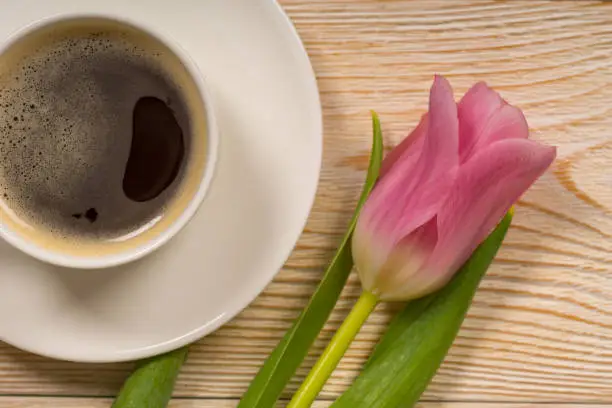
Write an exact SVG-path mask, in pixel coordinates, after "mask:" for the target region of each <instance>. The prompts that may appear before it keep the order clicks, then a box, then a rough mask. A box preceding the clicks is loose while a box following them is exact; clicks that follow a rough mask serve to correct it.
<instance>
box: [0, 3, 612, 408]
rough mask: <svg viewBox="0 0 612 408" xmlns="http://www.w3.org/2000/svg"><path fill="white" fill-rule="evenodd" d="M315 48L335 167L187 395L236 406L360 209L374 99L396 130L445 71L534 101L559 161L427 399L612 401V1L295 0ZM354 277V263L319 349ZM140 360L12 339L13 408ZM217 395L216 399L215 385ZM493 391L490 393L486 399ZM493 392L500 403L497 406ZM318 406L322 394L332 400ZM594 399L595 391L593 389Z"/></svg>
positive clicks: (537, 128) (107, 384)
mask: <svg viewBox="0 0 612 408" xmlns="http://www.w3.org/2000/svg"><path fill="white" fill-rule="evenodd" d="M281 3H282V5H283V7H284V8H285V9H286V11H287V12H288V13H289V15H290V16H291V18H292V19H293V21H294V23H295V25H296V27H297V29H298V31H299V33H300V35H301V36H302V38H303V40H304V42H305V44H306V47H307V50H308V52H309V54H310V57H311V59H312V63H313V65H314V68H315V71H316V73H317V77H318V82H319V86H320V92H321V98H322V103H323V106H324V123H325V148H324V167H323V172H322V177H321V184H320V188H319V192H318V197H317V201H316V203H315V206H314V209H313V211H312V214H311V216H310V220H309V223H308V225H307V227H306V229H305V231H304V233H303V235H302V237H301V239H300V241H299V243H298V245H297V246H296V248H295V251H294V252H293V254H292V255H291V257H290V259H289V260H288V261H287V263H286V265H285V267H284V269H283V270H282V272H281V273H280V274H279V275H278V277H277V278H276V279H275V280H274V282H273V283H271V284H270V285H269V286H268V288H267V289H266V291H265V292H264V293H263V294H262V295H261V296H260V297H259V298H258V299H257V300H256V301H255V302H254V303H253V304H252V305H251V306H250V307H249V308H248V309H246V310H245V311H244V312H243V313H241V314H240V315H239V316H238V317H237V318H235V319H234V320H233V321H231V322H230V323H229V324H228V325H226V326H225V327H223V328H222V329H221V330H219V331H218V332H217V333H215V334H213V335H211V336H209V337H207V338H205V339H203V340H202V341H200V342H199V343H198V344H197V345H196V346H195V347H194V348H193V352H192V354H191V355H190V358H189V361H188V364H187V365H186V366H185V368H184V370H183V372H182V373H181V376H180V379H179V383H178V385H177V387H176V396H179V397H205V398H207V399H208V400H199V401H191V400H180V401H177V402H176V403H174V405H173V407H174V408H183V407H190V408H191V407H194V408H195V407H198V408H199V407H209V406H210V407H212V406H215V407H230V406H234V405H233V404H234V402H233V401H231V400H230V401H225V402H224V401H223V400H222V399H235V398H239V396H240V395H241V394H242V393H243V392H244V390H245V389H246V387H247V385H248V383H249V381H250V380H251V378H252V377H253V375H254V374H255V373H256V371H257V369H258V367H259V366H260V365H261V364H262V362H263V360H264V359H265V357H266V356H267V355H268V353H269V352H270V351H271V350H272V348H273V347H274V346H275V345H276V343H277V342H278V340H279V339H280V338H281V336H282V335H283V333H284V331H285V330H286V329H287V328H288V327H289V325H290V324H291V321H292V319H294V318H295V317H296V316H297V315H298V313H299V311H300V309H301V308H302V307H303V306H304V305H305V304H306V302H307V299H308V297H309V295H310V294H311V293H312V290H313V288H314V287H315V285H316V284H317V282H318V279H319V278H320V276H321V273H322V270H323V268H324V266H325V265H326V263H327V262H328V261H329V259H330V256H331V254H332V253H333V251H334V248H335V247H336V245H337V244H338V242H339V240H340V238H341V234H342V233H343V231H344V228H345V226H346V224H347V222H348V219H349V217H350V213H351V212H352V209H353V207H354V203H355V201H356V197H357V195H358V193H359V190H360V187H361V183H362V181H363V177H364V169H365V167H366V164H367V154H368V149H369V143H370V122H369V120H370V119H369V118H370V117H369V113H368V112H369V110H370V109H375V110H376V111H378V112H379V114H380V117H381V120H382V124H383V131H384V135H385V141H386V143H387V145H388V146H393V145H395V144H397V143H398V142H399V141H400V140H401V139H402V137H403V136H404V135H405V134H406V133H407V132H408V131H409V130H410V129H411V127H413V126H414V125H415V124H416V122H417V120H418V118H419V117H420V115H421V114H422V113H423V112H424V109H425V108H426V104H427V92H428V88H429V86H430V83H431V80H432V75H433V74H434V73H441V74H444V75H445V76H446V77H447V78H448V79H449V80H450V81H451V83H452V84H453V86H454V87H455V92H456V96H457V97H459V96H460V95H461V94H462V93H463V92H464V91H465V90H466V89H467V88H468V87H469V86H470V85H471V84H473V83H474V82H476V81H479V80H485V81H487V82H489V84H490V85H491V86H493V87H494V88H496V89H497V90H499V91H500V92H501V93H502V94H503V96H504V97H505V98H506V99H507V100H508V101H510V102H511V103H513V104H516V105H518V106H519V107H521V108H522V109H523V110H524V112H525V115H526V117H527V119H528V122H529V124H530V126H531V129H532V134H533V137H534V138H536V139H538V140H542V141H545V142H547V143H551V144H555V145H557V146H559V161H558V163H557V165H556V166H555V168H554V169H553V170H552V171H550V172H549V174H547V175H546V176H545V177H544V178H543V179H542V180H540V182H538V183H537V185H536V186H535V187H534V188H533V189H532V190H531V191H530V192H529V193H528V194H527V195H526V196H525V197H523V199H522V200H521V202H520V204H519V205H518V211H517V214H516V218H515V222H514V226H513V227H512V229H511V231H510V234H509V236H508V239H507V241H506V243H505V245H504V247H503V249H502V251H501V253H500V254H499V256H498V258H497V261H496V262H495V265H494V267H492V269H491V270H490V273H489V274H488V276H487V278H486V280H485V281H484V282H483V284H482V287H481V289H480V291H479V292H478V295H477V297H476V299H475V301H474V304H473V307H472V308H471V310H470V313H469V317H468V319H467V320H466V322H465V324H464V326H463V328H462V330H461V333H460V335H459V337H458V338H457V340H456V342H455V344H454V346H453V348H452V350H451V352H450V353H449V355H448V357H447V359H446V361H445V363H444V366H443V367H442V368H441V370H440V371H439V373H438V375H437V376H436V378H435V379H434V381H433V383H432V384H431V386H430V387H429V389H428V390H427V392H426V395H425V396H424V398H425V399H426V400H430V401H469V402H466V403H465V404H459V403H450V402H449V403H445V402H441V403H439V404H434V403H431V404H424V405H422V408H434V407H435V408H440V407H447V408H468V407H477V408H478V407H480V408H492V407H493V406H495V407H501V408H504V407H506V405H504V404H500V403H499V402H500V401H507V402H517V403H519V404H517V405H507V407H508V408H509V407H513V408H517V407H520V408H527V407H529V408H533V407H536V406H539V405H530V403H535V402H539V403H543V402H548V403H552V404H551V406H556V407H557V406H561V405H560V404H561V403H562V402H563V403H576V405H573V406H574V407H586V405H580V403H583V404H584V403H600V404H603V405H601V406H610V405H611V404H612V255H610V254H611V250H612V239H611V238H612V176H611V174H612V173H611V170H610V169H612V138H611V132H612V115H610V110H611V109H612V86H611V82H612V3H603V2H596V1H554V2H553V1H529V2H527V1H514V2H510V1H508V2H503V1H474V0H472V1H447V0H438V1H427V2H425V1H400V0H389V1H372V0H370V1H366V0H353V1H346V0H283V1H282V2H281ZM358 293H359V283H358V281H357V280H356V279H355V277H353V278H352V279H351V283H350V285H349V286H348V287H347V288H346V290H345V293H344V295H343V298H342V300H341V301H340V303H339V304H338V307H337V310H336V311H335V312H334V315H333V316H332V318H331V320H330V322H329V324H328V325H327V326H326V329H325V331H324V333H323V334H322V336H321V338H320V339H319V341H318V342H317V344H316V346H315V347H314V348H313V350H312V355H311V358H310V359H309V361H308V362H307V364H305V366H304V367H303V368H302V369H301V370H300V372H299V375H298V376H296V378H295V379H294V381H293V385H292V387H291V388H290V389H289V390H288V392H287V394H286V396H289V395H290V393H291V390H293V389H295V386H296V385H297V384H298V383H299V381H300V380H301V378H302V376H303V375H304V373H305V372H306V370H307V369H308V367H309V366H310V365H311V364H312V362H313V361H314V357H315V356H316V355H317V354H318V353H320V351H321V350H322V347H323V346H324V344H325V342H326V341H327V340H328V339H329V338H330V336H331V334H332V333H333V331H334V329H335V328H336V327H337V326H338V324H339V322H340V321H341V320H342V319H343V317H344V316H345V315H346V314H347V312H348V310H349V309H350V307H351V306H352V304H353V302H354V301H355V299H356V297H357V295H358ZM398 307H399V305H383V306H381V307H379V308H378V310H377V311H376V313H375V314H374V316H372V318H371V319H370V320H369V322H368V324H367V325H366V327H365V328H364V329H363V331H362V333H360V335H359V336H358V338H357V339H356V341H355V343H354V344H353V346H352V347H351V349H350V351H349V352H348V354H347V355H346V357H345V358H344V360H343V361H342V363H341V365H340V367H339V368H338V370H337V371H336V372H335V374H334V376H333V378H332V379H331V380H330V382H329V383H328V385H327V387H326V388H325V390H324V392H323V394H322V399H323V400H332V399H334V398H335V397H336V396H338V395H339V394H340V393H341V392H342V391H343V390H344V389H345V388H346V387H347V386H348V385H349V384H350V383H351V381H352V379H353V378H354V377H355V376H356V375H357V373H358V371H359V369H360V367H361V365H362V363H363V362H364V360H365V358H366V357H367V355H368V353H369V352H370V350H371V349H372V347H373V346H374V344H375V342H376V341H377V339H378V338H379V336H380V334H381V333H382V332H383V331H384V328H385V325H386V324H387V322H388V321H389V319H390V316H391V315H392V313H393V312H394V311H395V310H397V309H398ZM129 369H130V364H115V365H82V364H71V363H64V362H56V361H51V360H47V359H44V358H40V357H36V356H32V355H29V354H26V353H24V352H21V351H18V350H15V349H13V348H10V347H8V346H6V345H0V395H2V394H4V395H13V396H19V395H21V396H26V395H35V394H40V395H46V396H48V398H34V399H21V398H17V397H14V398H13V397H10V398H4V399H0V406H2V407H10V408H17V407H19V408H20V407H25V406H28V407H39V406H40V407H60V406H61V407H70V406H75V407H76V406H79V407H82V406H91V407H98V406H100V407H102V406H108V404H107V401H106V400H103V399H78V400H74V401H73V400H72V399H70V398H67V399H54V398H51V396H67V397H68V396H72V397H90V396H112V395H114V394H115V393H116V391H117V389H118V387H119V385H120V384H121V381H122V380H123V378H124V376H125V375H126V374H127V372H128V370H129ZM213 398H219V399H220V400H219V401H213V400H210V399H213ZM478 402H482V404H477V403H478ZM487 402H494V403H493V404H492V405H489V404H486V403H487ZM320 406H321V407H323V406H325V404H322V405H320ZM588 406H589V407H592V406H596V405H588Z"/></svg>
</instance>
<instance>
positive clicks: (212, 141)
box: [0, 12, 219, 269]
mask: <svg viewBox="0 0 612 408" xmlns="http://www.w3.org/2000/svg"><path fill="white" fill-rule="evenodd" d="M88 18H95V19H106V20H111V21H114V22H117V23H119V24H122V25H128V26H131V27H133V28H135V29H137V30H139V31H142V32H143V33H145V34H147V35H149V36H151V37H152V38H154V39H155V40H156V41H159V42H160V43H161V44H163V45H164V46H166V47H167V48H168V49H169V50H170V51H171V52H172V54H174V56H175V57H176V58H178V60H179V61H180V62H181V63H182V64H183V65H184V67H185V69H186V70H187V73H188V74H189V76H190V78H191V80H192V81H193V83H194V84H195V86H196V88H197V91H198V95H199V97H200V98H201V99H202V103H203V105H204V114H205V120H206V147H207V148H206V157H205V160H206V162H205V164H204V169H203V172H202V176H201V178H200V181H199V184H198V187H197V190H196V192H195V194H194V195H193V197H192V198H191V200H190V201H189V203H188V204H187V206H186V207H185V208H184V209H183V210H182V211H181V213H180V215H179V216H178V217H177V218H176V219H175V220H174V221H173V222H172V223H171V224H170V225H169V226H168V227H167V228H166V229H165V230H163V231H161V232H160V233H159V234H158V235H156V236H154V237H152V238H150V239H149V240H147V241H146V242H145V243H143V244H141V245H139V246H137V247H134V248H128V249H125V250H120V251H118V252H117V253H113V254H108V255H100V256H95V255H91V256H75V255H70V254H66V253H61V252H59V251H53V250H50V249H46V248H44V247H41V246H39V245H36V244H34V243H32V242H31V241H30V240H28V239H27V238H25V237H23V236H22V235H20V234H18V233H17V232H15V231H13V230H12V229H11V228H9V227H8V226H7V225H6V224H5V223H3V222H2V221H1V220H0V238H1V239H3V240H4V241H5V242H7V243H8V244H10V245H12V246H13V247H14V248H16V249H18V250H20V251H21V252H23V253H25V254H26V255H29V256H31V257H33V258H35V259H38V260H39V261H42V262H46V263H49V264H52V265H55V266H60V267H66V268H75V269H103V268H110V267H115V266H120V265H123V264H127V263H130V262H133V261H136V260H138V259H141V258H143V257H145V256H146V255H148V254H150V253H152V252H154V251H155V250H157V249H159V248H160V247H161V246H163V245H164V244H166V243H167V242H168V241H170V240H171V239H172V238H173V237H174V236H175V235H177V234H178V233H179V232H180V231H181V230H182V229H183V228H184V227H185V226H186V225H187V224H188V223H189V221H190V220H191V219H192V218H193V216H194V215H195V214H196V213H197V211H198V209H199V208H200V206H201V204H202V201H203V200H204V198H205V196H206V194H207V192H208V190H209V188H210V185H211V183H212V180H213V178H214V175H215V169H216V163H217V156H218V148H219V146H218V145H219V129H218V124H217V119H216V115H215V107H214V103H213V100H212V99H213V98H212V93H211V91H210V89H209V87H208V85H207V83H206V81H205V79H204V75H203V73H202V72H201V71H200V69H199V67H198V65H197V63H196V62H195V60H193V58H192V57H191V56H190V55H189V53H188V52H187V51H186V50H185V49H184V48H183V47H182V46H181V45H180V44H179V43H178V42H177V41H175V40H174V39H173V38H172V37H171V36H170V35H169V34H168V33H165V32H163V31H162V30H160V29H159V28H155V27H151V26H150V25H148V24H145V23H143V22H140V21H135V20H134V19H132V18H125V17H122V16H118V15H115V14H113V13H82V12H80V13H62V14H59V15H54V16H50V17H45V18H42V19H38V20H36V21H34V22H32V23H31V24H28V25H26V26H23V27H21V28H20V29H19V30H17V31H15V32H14V33H12V34H11V35H10V36H9V37H7V38H6V39H5V40H4V41H0V58H1V56H2V55H3V54H4V53H5V51H6V50H7V49H9V48H10V47H11V46H12V45H14V44H15V43H16V42H17V41H19V40H20V39H22V38H24V37H25V36H27V35H29V34H30V33H32V32H34V31H36V30H38V29H40V28H43V27H46V26H51V25H54V24H58V23H62V22H65V21H70V20H76V19H88Z"/></svg>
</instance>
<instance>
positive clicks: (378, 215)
mask: <svg viewBox="0 0 612 408" xmlns="http://www.w3.org/2000/svg"><path fill="white" fill-rule="evenodd" d="M426 123H427V125H428V128H427V133H426V136H425V137H424V142H423V148H422V152H421V154H420V156H419V157H418V160H416V161H415V160H413V157H414V156H412V155H410V156H408V155H402V156H400V158H399V159H398V161H397V162H396V163H395V165H393V167H392V168H391V169H390V170H389V172H388V173H387V174H385V176H384V177H383V178H382V179H381V180H380V181H379V183H378V185H377V186H376V188H375V189H374V191H373V192H372V194H371V196H370V198H369V199H368V201H367V202H366V204H365V205H364V207H363V210H362V213H361V216H360V222H359V223H358V224H360V223H363V224H364V225H363V228H365V229H366V230H370V231H384V239H386V240H387V242H386V244H385V245H386V246H387V247H389V248H391V247H393V246H394V245H396V244H397V243H398V242H399V240H401V239H402V238H404V237H405V236H406V235H408V234H409V233H410V232H412V231H413V230H414V229H415V228H418V227H419V226H421V225H423V224H424V223H425V222H426V221H427V220H429V219H431V218H432V217H433V216H434V215H435V213H436V212H437V211H438V208H439V206H440V205H441V204H442V203H443V201H444V198H445V197H446V195H447V194H448V192H449V191H450V187H451V185H452V183H453V181H454V178H455V174H456V171H457V168H458V160H459V156H458V144H459V123H458V118H457V104H456V103H455V101H454V99H453V91H452V88H451V87H450V84H449V83H448V81H446V79H444V78H443V77H441V76H436V78H435V80H434V83H433V85H432V87H431V91H430V101H429V113H428V119H427V121H426ZM404 159H405V160H404ZM357 228H359V225H358V226H357ZM378 238H379V237H377V239H378Z"/></svg>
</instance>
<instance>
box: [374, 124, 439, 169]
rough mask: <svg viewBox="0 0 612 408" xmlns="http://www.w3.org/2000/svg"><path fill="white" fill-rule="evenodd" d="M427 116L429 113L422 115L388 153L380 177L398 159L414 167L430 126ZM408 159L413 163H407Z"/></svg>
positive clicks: (407, 165)
mask: <svg viewBox="0 0 612 408" xmlns="http://www.w3.org/2000/svg"><path fill="white" fill-rule="evenodd" d="M427 116H428V115H427V114H424V115H423V116H421V120H420V121H419V124H418V125H417V127H416V128H414V130H413V131H412V132H410V134H409V135H408V136H406V137H405V138H404V140H402V141H401V142H400V143H399V144H398V145H397V146H395V147H394V148H393V150H391V151H390V152H389V154H387V156H386V157H385V159H384V160H383V162H382V165H381V167H380V177H384V175H385V174H387V173H388V172H389V170H391V168H392V167H393V166H394V165H395V163H396V162H397V161H398V160H401V161H402V162H403V163H405V164H404V165H405V166H406V167H411V168H412V167H414V163H416V161H417V160H418V159H419V157H420V156H421V151H422V150H423V143H424V141H425V135H426V134H427V127H428V120H427ZM408 161H410V162H413V163H412V164H406V162H408Z"/></svg>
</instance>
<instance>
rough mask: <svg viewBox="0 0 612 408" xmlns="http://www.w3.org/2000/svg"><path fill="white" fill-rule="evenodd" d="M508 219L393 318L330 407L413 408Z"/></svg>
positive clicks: (462, 315)
mask: <svg viewBox="0 0 612 408" xmlns="http://www.w3.org/2000/svg"><path fill="white" fill-rule="evenodd" d="M511 219H512V214H511V212H510V213H508V214H507V215H506V216H505V217H504V219H503V220H502V221H501V222H500V224H499V225H498V226H497V228H496V229H495V230H494V231H493V232H492V233H491V234H490V235H489V237H488V238H487V239H486V240H485V241H484V242H483V243H482V244H481V245H480V246H479V247H478V248H477V249H476V251H474V253H473V254H472V256H471V257H470V259H469V260H468V261H467V262H466V263H465V264H464V265H463V267H462V268H461V269H460V270H459V272H458V273H457V275H455V277H454V278H453V279H452V280H451V281H450V282H449V283H448V284H447V285H446V286H444V287H443V288H442V289H440V290H439V291H437V292H435V293H433V294H431V295H429V296H426V297H424V298H422V299H418V300H416V301H413V302H411V303H409V304H408V305H407V306H406V308H405V309H404V310H403V311H402V312H400V313H399V314H398V316H396V318H395V319H394V320H393V322H392V323H391V325H390V326H389V329H388V330H387V332H386V333H385V335H384V336H383V338H382V340H381V341H380V343H379V344H378V346H377V347H376V349H375V350H374V352H373V353H372V356H371V357H370V359H369V361H368V363H367V364H366V366H365V367H364V369H363V371H362V373H361V374H360V375H359V377H358V378H357V379H356V380H355V382H354V383H353V385H352V386H351V387H350V388H349V389H348V390H347V391H346V392H345V393H344V394H343V395H342V396H340V398H339V399H338V400H336V401H335V402H334V403H333V404H332V406H331V407H332V408H397V407H405V408H409V407H413V406H414V405H416V403H417V402H418V400H419V398H420V396H421V394H422V393H423V391H425V388H426V387H427V385H428V384H429V382H430V381H431V379H432V378H433V376H434V375H435V373H436V371H437V370H438V368H439V366H440V365H441V364H442V361H443V360H444V357H445V356H446V354H447V352H448V350H449V348H450V347H451V345H452V343H453V341H454V339H455V337H456V336H457V333H458V332H459V328H460V327H461V324H462V323H463V320H464V318H465V315H466V313H467V310H468V309H469V307H470V304H471V302H472V299H473V297H474V294H475V292H476V289H477V288H478V285H479V283H480V281H481V279H482V277H483V276H484V274H485V273H486V271H487V269H488V268H489V265H490V264H491V262H492V261H493V258H494V257H495V255H496V254H497V251H498V249H499V247H500V246H501V244H502V241H503V240H504V237H505V235H506V232H507V230H508V227H509V225H510V221H511Z"/></svg>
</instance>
